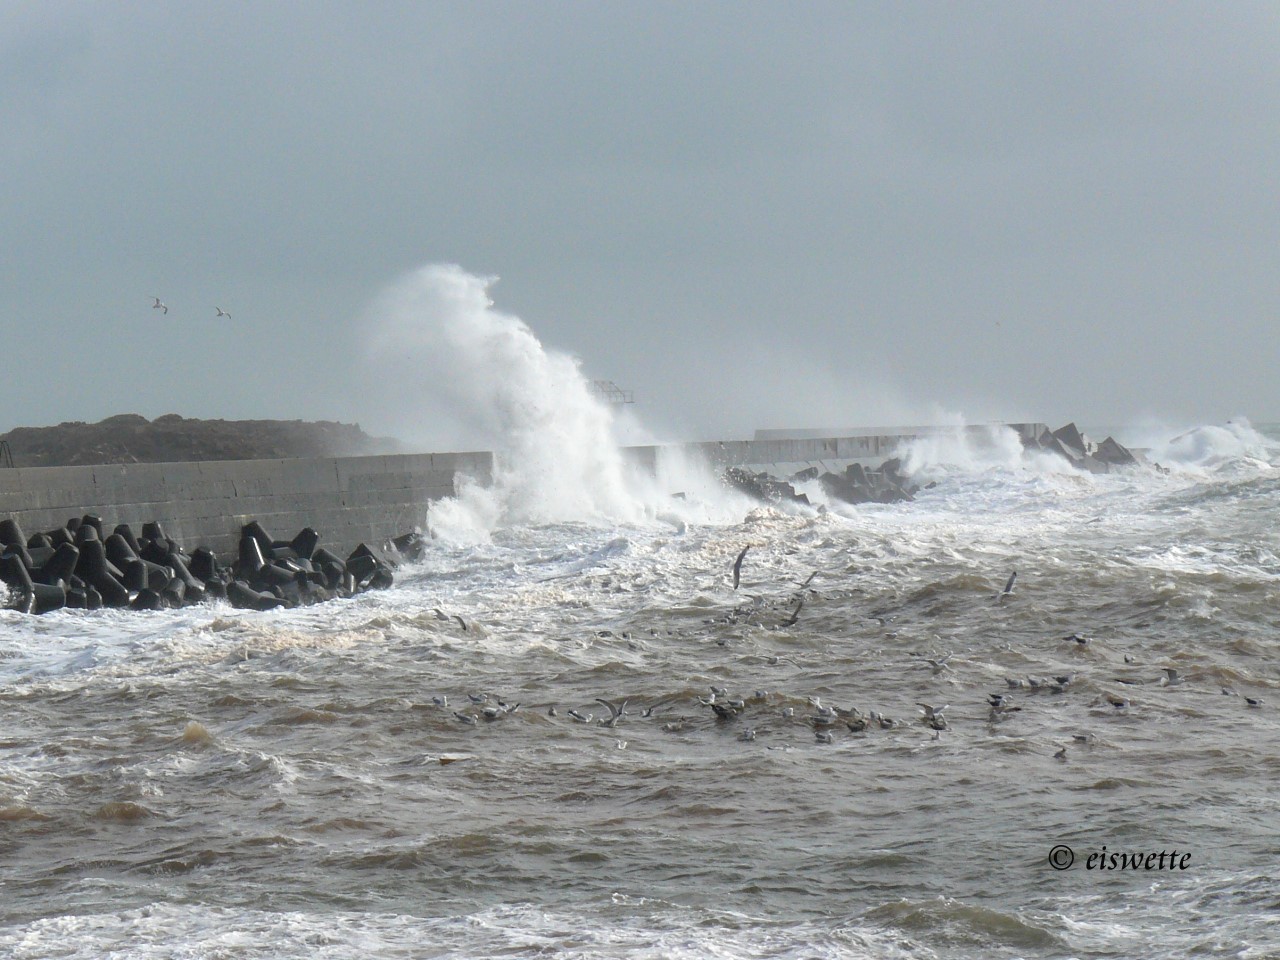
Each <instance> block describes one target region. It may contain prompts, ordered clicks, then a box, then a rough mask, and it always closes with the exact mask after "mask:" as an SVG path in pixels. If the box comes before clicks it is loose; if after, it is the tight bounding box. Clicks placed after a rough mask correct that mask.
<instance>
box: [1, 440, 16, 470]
mask: <svg viewBox="0 0 1280 960" xmlns="http://www.w3.org/2000/svg"><path fill="white" fill-rule="evenodd" d="M12 466H13V451H12V450H10V449H9V441H8V440H0V467H12Z"/></svg>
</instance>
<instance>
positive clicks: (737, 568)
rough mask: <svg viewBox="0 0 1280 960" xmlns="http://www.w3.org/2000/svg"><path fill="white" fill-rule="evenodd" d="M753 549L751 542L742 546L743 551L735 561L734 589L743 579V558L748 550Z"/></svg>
mask: <svg viewBox="0 0 1280 960" xmlns="http://www.w3.org/2000/svg"><path fill="white" fill-rule="evenodd" d="M750 549H751V544H749V543H748V544H747V545H746V546H745V547H743V548H742V552H741V553H740V554H738V559H737V560H735V561H733V589H735V590H737V589H738V584H739V582H740V581H741V579H742V558H743V557H745V556H746V555H747V551H748V550H750Z"/></svg>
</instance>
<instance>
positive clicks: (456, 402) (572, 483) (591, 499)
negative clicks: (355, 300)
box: [369, 264, 644, 538]
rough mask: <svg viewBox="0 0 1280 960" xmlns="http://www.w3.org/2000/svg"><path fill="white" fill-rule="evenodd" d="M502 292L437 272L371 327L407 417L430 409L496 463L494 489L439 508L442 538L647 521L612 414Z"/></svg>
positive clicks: (381, 306) (406, 283)
mask: <svg viewBox="0 0 1280 960" xmlns="http://www.w3.org/2000/svg"><path fill="white" fill-rule="evenodd" d="M495 281H496V278H494V277H478V276H474V275H472V274H470V273H467V272H466V271H465V270H463V269H462V268H461V267H458V266H454V265H441V264H434V265H430V266H426V267H423V268H421V269H419V270H417V271H415V272H413V273H411V274H410V275H408V276H407V277H405V278H404V279H402V280H401V281H399V282H398V283H396V284H395V285H394V286H392V287H391V288H390V289H389V290H388V291H387V292H386V293H385V294H384V295H383V296H382V297H381V298H380V299H379V300H378V301H377V303H376V304H375V306H374V308H373V310H372V311H371V314H370V317H369V319H370V322H371V325H372V326H373V328H374V330H375V333H374V336H373V338H372V344H371V355H372V359H373V361H374V363H375V365H376V366H375V369H376V370H377V371H378V376H380V377H384V378H387V379H388V381H394V382H395V383H396V384H397V385H398V392H399V397H400V401H399V402H400V403H402V404H404V407H403V409H404V410H405V412H407V413H409V414H411V415H412V414H413V413H414V410H413V407H414V405H416V404H421V405H422V406H423V407H424V408H428V407H429V408H431V409H433V411H434V414H435V415H437V416H443V417H448V418H451V419H452V420H453V421H454V423H455V425H466V426H467V427H468V428H469V430H470V432H471V435H472V436H473V437H474V438H475V440H476V442H478V443H482V444H484V445H486V446H488V447H489V448H491V449H493V450H494V452H495V454H496V461H495V465H494V478H493V484H492V486H491V487H490V488H488V489H481V488H479V487H478V486H476V485H469V484H464V485H463V487H462V489H461V490H460V491H459V496H458V497H457V498H455V499H454V500H452V501H446V502H443V503H440V504H436V505H434V506H433V508H432V514H431V524H432V527H433V529H436V530H438V531H442V530H446V528H447V531H446V532H447V533H449V534H452V535H453V536H452V537H451V538H455V537H457V538H466V537H467V536H468V535H471V536H476V537H483V536H485V535H487V532H488V531H489V530H491V529H493V528H494V527H495V526H497V525H499V524H504V525H505V524H511V523H543V522H555V521H575V520H582V521H598V520H603V519H609V520H621V521H627V520H633V519H638V518H640V517H641V516H642V515H643V512H644V510H643V507H642V505H641V504H640V503H639V502H638V501H637V500H636V499H635V498H634V497H633V496H632V495H631V494H630V493H629V491H628V489H627V485H626V482H625V478H624V470H623V464H622V459H621V456H620V454H619V452H618V448H617V444H616V442H615V439H614V436H613V431H612V415H611V412H610V410H609V409H608V408H607V407H606V406H605V405H604V404H602V403H601V402H600V401H598V400H597V399H595V397H593V396H592V393H591V391H590V389H589V386H588V383H587V381H586V379H585V378H584V377H583V375H582V371H581V370H580V369H579V366H578V362H577V361H576V360H575V359H574V358H572V357H570V356H568V355H567V354H564V353H561V352H559V351H557V350H551V349H548V348H546V347H544V346H543V345H542V343H540V342H539V340H538V338H537V337H536V336H535V335H534V333H533V331H532V330H530V329H529V327H528V326H527V325H526V324H525V323H524V322H523V321H522V320H521V319H520V318H519V317H516V316H513V315H511V314H507V313H503V312H502V311H499V310H496V309H495V308H494V304H493V301H492V300H491V299H490V297H489V288H490V287H491V286H492V285H493V283H494V282H495ZM420 415H427V414H426V412H425V409H424V411H423V413H422V414H420Z"/></svg>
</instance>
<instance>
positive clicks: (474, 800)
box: [0, 431, 1280, 958]
mask: <svg viewBox="0 0 1280 960" xmlns="http://www.w3.org/2000/svg"><path fill="white" fill-rule="evenodd" d="M1232 436H1234V437H1235V438H1236V439H1237V440H1241V442H1244V441H1248V444H1249V445H1248V446H1247V447H1246V448H1244V449H1241V448H1238V447H1232V446H1231V445H1230V444H1229V443H1227V440H1226V438H1223V437H1217V438H1215V435H1209V436H1207V437H1201V438H1200V440H1201V441H1202V442H1201V443H1200V444H1199V445H1198V446H1195V447H1194V448H1193V451H1192V452H1191V453H1187V454H1185V457H1184V460H1183V461H1182V462H1180V463H1174V464H1173V465H1174V467H1175V469H1173V471H1172V472H1171V473H1170V474H1168V475H1162V474H1157V473H1155V472H1137V473H1133V474H1116V475H1111V476H1103V477H1089V476H1081V475H1077V474H1074V473H1072V474H1066V473H1060V472H1055V471H1051V470H1043V469H1041V468H1040V467H1039V466H1038V465H1037V464H1035V463H1027V462H1015V463H999V464H974V463H964V464H962V465H961V466H956V465H955V464H954V463H952V465H951V466H948V463H947V458H946V457H944V456H942V455H939V457H940V459H937V460H936V461H935V462H934V463H933V464H932V465H929V466H928V467H927V468H928V469H935V470H936V471H937V478H938V479H939V483H938V485H937V486H936V487H934V488H933V489H931V490H928V491H926V492H924V493H923V494H922V495H921V496H920V497H919V498H918V500H917V501H916V502H915V503H911V504H903V505H897V506H884V507H869V508H866V507H864V508H857V509H849V510H847V511H845V512H843V513H841V512H839V511H837V510H832V511H830V512H828V513H826V514H818V513H816V512H813V511H797V512H794V513H790V514H786V513H780V512H777V511H775V510H770V509H760V508H752V507H750V506H747V505H744V504H740V503H733V502H731V503H727V504H720V505H719V506H717V507H715V509H712V508H711V507H707V509H706V511H705V512H704V513H703V514H702V515H698V514H697V507H696V505H693V504H690V503H689V502H686V503H685V506H684V507H682V508H681V509H685V510H686V511H687V512H686V514H685V515H683V516H682V517H681V520H682V523H683V529H681V528H680V527H678V526H673V525H672V524H671V523H669V522H666V521H645V520H634V519H628V520H627V522H623V523H616V524H565V523H559V524H548V523H542V524H528V525H515V526H507V527H503V528H500V529H498V530H497V531H496V532H495V533H494V534H493V535H492V537H491V538H490V539H489V540H488V541H487V542H480V543H477V544H473V545H470V546H466V545H456V544H452V545H451V544H450V543H448V542H445V541H437V542H436V543H434V544H433V547H432V549H431V551H430V553H429V555H428V557H427V559H426V560H425V561H424V563H423V564H422V565H421V566H419V567H417V568H414V569H412V570H410V571H408V572H407V573H406V574H404V575H402V576H401V578H400V581H399V583H398V584H397V586H396V587H395V588H394V589H393V590H391V591H388V592H386V593H383V594H378V595H368V596H364V597H361V598H359V599H357V600H355V601H351V602H344V603H337V604H331V605H327V606H325V607H323V608H310V609H307V610H300V611H292V612H280V611H272V612H269V613H243V612H240V611H233V610H231V609H229V608H219V607H205V608H196V609H190V610H184V611H178V612H161V613H154V614H146V615H136V614H118V613H113V612H108V611H101V612H94V613H92V614H88V613H84V612H72V611H66V612H62V613H57V614H53V615H50V616H47V617H44V618H38V619H37V618H26V617H21V616H18V615H16V614H4V615H2V616H3V619H0V852H2V856H0V954H3V955H5V956H14V957H45V956H51V955H57V956H64V957H84V958H88V957H98V956H102V955H104V954H107V953H110V952H112V951H115V952H116V954H117V955H122V956H131V957H133V956H136V957H171V956H209V957H214V956H216V957H236V958H240V957H245V958H256V957H280V956H297V957H349V956H355V955H372V956H379V957H421V956H456V957H478V956H498V955H502V956H524V955H532V954H545V955H553V956H569V957H681V956H685V957H698V958H702V957H707V956H734V957H737V956H743V957H810V956H823V957H828V956H830V957H973V958H980V957H981V958H986V957H995V956H1006V957H1012V956H1021V957H1060V956H1094V957H1111V956H1114V957H1130V956H1144V957H1184V956H1187V955H1190V954H1192V953H1194V952H1200V953H1207V954H1209V955H1218V954H1219V953H1224V954H1225V953H1231V954H1232V955H1235V954H1236V953H1237V952H1240V951H1245V952H1246V953H1248V951H1252V953H1249V954H1248V955H1259V956H1261V955H1266V954H1268V953H1269V952H1274V951H1276V950H1277V949H1280V931H1278V930H1277V926H1276V923H1275V916H1276V905H1277V900H1276V888H1275V885H1274V883H1273V881H1272V880H1271V879H1270V878H1271V877H1273V876H1274V873H1275V839H1274V838H1275V824H1276V817H1277V813H1278V812H1280V807H1278V804H1280V801H1278V800H1277V798H1276V792H1275V786H1274V785H1275V782H1276V777H1277V774H1278V773H1280V737H1278V736H1277V734H1278V733H1280V727H1278V725H1277V720H1276V717H1277V714H1276V710H1277V709H1280V693H1277V691H1276V687H1277V685H1278V684H1280V675H1278V674H1277V671H1276V655H1277V641H1276V637H1277V635H1280V631H1278V630H1277V627H1280V623H1278V620H1280V613H1278V612H1277V611H1280V530H1278V528H1277V525H1276V517H1277V515H1278V512H1277V511H1278V508H1280V474H1278V473H1277V472H1276V469H1275V467H1274V466H1273V465H1272V464H1273V463H1274V461H1275V455H1274V449H1275V448H1274V447H1273V446H1271V445H1270V442H1269V441H1268V440H1267V439H1266V438H1265V437H1264V436H1260V435H1257V434H1251V435H1249V436H1243V435H1242V434H1240V433H1239V432H1238V431H1237V432H1236V433H1235V434H1232ZM1174 453H1175V454H1176V453H1177V451H1176V450H1175V451H1174ZM951 459H952V460H953V461H954V460H956V459H957V458H955V457H952V458H951ZM747 544H751V545H752V547H751V550H750V551H749V552H748V553H747V555H746V557H745V558H744V560H743V564H742V568H741V581H742V582H741V586H740V588H739V589H738V590H737V591H736V592H735V591H734V590H733V589H732V583H731V578H732V566H733V561H734V559H735V558H736V557H737V556H738V554H739V552H740V551H741V550H742V549H743V547H744V546H746V545H747ZM1015 569H1016V570H1017V572H1018V577H1017V580H1016V586H1015V588H1014V589H1013V591H1012V592H1011V593H1010V594H1009V595H1008V596H1000V595H1001V594H1002V590H1003V587H1004V585H1005V583H1006V581H1007V580H1008V578H1009V574H1010V573H1011V571H1013V570H1015ZM815 570H816V571H818V574H817V576H816V577H814V578H813V580H812V581H811V582H810V583H809V585H808V586H807V587H803V586H801V584H802V583H803V582H804V581H805V580H806V579H807V578H808V577H809V576H810V574H811V573H812V572H813V571H815ZM800 597H803V598H804V600H805V602H804V604H803V606H802V607H801V608H800V612H799V614H798V616H796V618H795V622H794V623H792V624H787V623H786V621H787V620H789V619H790V618H791V616H792V614H793V611H794V610H795V609H796V607H797V601H798V600H799V598H800ZM436 607H439V608H441V609H442V610H443V611H445V612H446V613H447V614H449V615H450V619H447V620H442V619H440V618H438V617H437V616H436V614H435V613H434V612H433V611H434V609H435V608H436ZM453 614H458V615H460V616H461V617H462V618H463V620H464V621H465V623H466V624H467V627H468V629H466V630H464V629H462V626H461V625H460V624H459V622H458V621H457V620H455V619H452V615H453ZM1081 640H1087V641H1088V642H1087V643H1086V642H1080V641H1081ZM1170 670H1173V671H1175V673H1173V674H1170V673H1169V672H1168V671H1170ZM1170 681H1173V682H1170ZM1178 681H1182V682H1178ZM713 688H714V689H715V690H717V691H721V692H717V693H715V694H714V704H713V703H708V702H704V701H709V700H711V699H712V696H713V694H712V691H713ZM993 695H999V697H1003V700H999V697H995V698H994V699H995V700H997V701H998V703H999V706H995V707H993V705H992V702H993ZM473 697H474V698H476V700H479V702H474V701H473V699H472V698H473ZM445 698H447V705H446V704H444V703H443V702H437V699H439V700H440V701H443V700H444V699H445ZM480 698H483V699H480ZM597 698H604V699H606V700H609V701H611V702H612V703H613V704H614V705H615V706H619V705H621V704H622V702H623V701H624V700H625V701H627V706H626V710H625V714H624V715H622V716H621V717H620V718H618V719H617V721H616V722H614V723H610V724H606V723H602V722H601V720H608V719H610V717H611V713H612V712H611V711H610V710H609V709H608V708H607V707H606V706H605V705H603V704H601V703H600V702H598V700H597ZM1247 698H1251V699H1253V700H1258V701H1261V702H1260V704H1259V705H1258V706H1251V705H1250V704H1249V702H1248V699H1247ZM1117 703H1118V704H1119V706H1117V705H1116V704H1117ZM517 704H518V708H517V707H516V705H517ZM715 704H719V705H720V706H721V707H722V708H723V709H722V710H721V711H720V712H717V711H716V710H715ZM920 704H924V705H928V706H930V707H933V708H936V709H935V711H934V712H935V714H936V715H938V716H940V717H941V718H943V720H944V721H945V722H943V723H935V724H934V725H932V726H931V725H929V724H927V723H926V722H925V720H926V716H925V711H924V710H923V709H922V708H921V706H919V705H920ZM944 706H945V710H943V709H941V708H943V707H944ZM551 707H555V708H556V709H555V714H554V715H551V712H550V708H551ZM650 707H652V711H651V714H650V715H649V716H646V715H645V711H646V709H647V708H650ZM831 708H839V709H838V710H832V709H831ZM855 709H856V710H857V711H858V714H856V715H855V714H852V713H851V712H849V711H853V710H855ZM570 710H572V711H574V712H575V713H577V714H578V715H579V716H581V717H583V718H586V717H588V716H589V717H590V719H588V720H578V719H576V718H574V717H573V716H571V715H570V712H569V711H570ZM486 711H488V712H486ZM873 712H874V713H875V714H876V715H877V716H876V717H874V718H873V717H871V714H872V713H873ZM721 714H723V716H722V715H721ZM459 715H462V716H463V717H467V718H472V719H474V722H467V721H465V720H463V719H460V718H459ZM859 718H861V719H864V720H868V721H869V722H867V723H866V724H865V726H866V728H865V729H864V730H861V731H860V732H855V729H854V728H856V727H857V726H858V719H859ZM879 718H884V719H885V720H891V721H893V722H892V724H882V723H881V722H880V719H879ZM935 719H936V717H935ZM936 727H942V729H935V728H936ZM746 730H753V731H754V732H755V736H754V738H749V737H744V736H743V733H744V731H746ZM818 733H822V734H824V739H825V738H826V735H829V739H830V741H831V742H829V743H827V742H822V741H821V740H820V738H819V737H818V736H817V734H818ZM1056 847H1065V848H1069V850H1068V853H1069V854H1070V857H1071V860H1070V863H1069V864H1067V867H1066V869H1057V868H1058V867H1061V866H1063V865H1064V864H1066V859H1065V858H1066V857H1067V854H1066V853H1062V852H1061V851H1055V849H1054V848H1056ZM1104 847H1105V851H1104V849H1103V848H1104ZM1175 851H1176V853H1177V854H1178V855H1183V854H1189V862H1187V863H1186V865H1185V867H1184V868H1180V869H1149V865H1148V863H1147V861H1146V860H1145V859H1144V860H1142V862H1141V865H1140V866H1139V867H1137V868H1134V867H1132V866H1129V865H1128V864H1130V863H1131V862H1132V860H1130V859H1126V860H1124V864H1126V865H1124V866H1120V867H1116V866H1114V863H1115V860H1114V858H1113V857H1111V855H1112V854H1117V853H1118V854H1122V855H1124V856H1125V857H1126V858H1129V857H1131V855H1135V854H1142V855H1143V856H1144V857H1145V856H1146V855H1147V854H1152V853H1154V854H1156V855H1159V854H1160V853H1162V852H1164V853H1166V854H1167V855H1169V856H1170V857H1171V856H1172V854H1173V852H1175ZM1091 857H1093V862H1092V866H1091V865H1090V858H1091ZM1053 858H1056V859H1053ZM1109 864H1110V866H1109Z"/></svg>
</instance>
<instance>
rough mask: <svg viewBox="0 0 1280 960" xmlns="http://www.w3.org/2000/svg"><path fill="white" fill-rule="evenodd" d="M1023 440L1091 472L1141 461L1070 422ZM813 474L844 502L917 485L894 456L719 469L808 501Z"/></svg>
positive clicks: (871, 499) (761, 492) (760, 496)
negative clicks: (837, 465) (839, 468)
mask: <svg viewBox="0 0 1280 960" xmlns="http://www.w3.org/2000/svg"><path fill="white" fill-rule="evenodd" d="M1022 445H1023V447H1024V448H1025V449H1029V450H1042V451H1045V452H1046V453H1052V454H1056V455H1058V456H1060V457H1062V458H1063V459H1065V460H1067V461H1068V462H1070V463H1071V464H1072V465H1073V466H1075V467H1077V468H1078V469H1081V470H1087V471H1089V472H1090V473H1109V472H1110V471H1112V470H1115V469H1117V468H1121V467H1129V466H1133V465H1134V464H1137V463H1139V462H1142V461H1140V459H1139V457H1138V456H1137V455H1136V454H1134V452H1133V451H1131V450H1129V449H1128V448H1127V447H1125V446H1124V445H1123V444H1121V443H1119V442H1118V441H1116V440H1115V439H1114V438H1112V437H1107V438H1106V439H1105V440H1103V441H1102V442H1101V443H1094V442H1092V441H1091V440H1089V438H1088V437H1086V436H1085V435H1084V434H1083V433H1081V432H1080V430H1079V429H1078V428H1077V427H1076V425H1075V424H1074V423H1068V424H1067V425H1066V426H1064V427H1060V428H1058V429H1057V430H1049V429H1047V428H1046V429H1045V430H1043V431H1041V433H1040V434H1039V435H1038V436H1035V437H1024V438H1023V441H1022ZM812 480H817V481H818V482H819V483H820V484H821V485H822V490H823V492H824V493H825V494H826V495H827V496H828V497H830V498H831V499H833V500H840V501H843V502H844V503H855V504H856V503H899V502H902V501H907V500H911V499H914V497H915V495H916V492H917V491H918V490H919V489H920V488H919V487H918V486H916V485H915V484H914V483H913V482H912V480H911V479H910V478H909V477H906V476H904V475H903V474H902V461H901V460H900V459H899V458H897V457H894V458H892V459H889V460H886V461H884V463H882V464H880V465H879V466H878V467H875V468H867V467H864V466H863V465H862V464H861V463H851V464H849V465H848V466H847V467H845V469H844V471H843V472H841V473H833V472H831V471H829V470H828V471H826V472H823V471H821V470H819V469H818V468H817V467H807V468H806V469H804V470H801V471H800V472H798V473H794V474H792V475H790V476H789V477H786V478H780V477H775V476H773V475H771V474H769V473H767V472H760V473H753V472H752V471H750V470H745V469H743V468H742V467H729V468H728V469H726V470H725V471H724V473H723V474H721V481H722V482H723V483H724V484H725V486H728V487H731V488H732V489H734V490H738V491H739V492H741V493H745V494H747V495H748V496H750V497H753V498H755V499H757V500H761V501H763V502H765V503H804V504H807V503H808V502H809V498H808V496H807V495H806V494H803V493H800V492H798V491H797V490H796V488H795V485H796V484H798V483H807V482H809V481H812Z"/></svg>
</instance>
